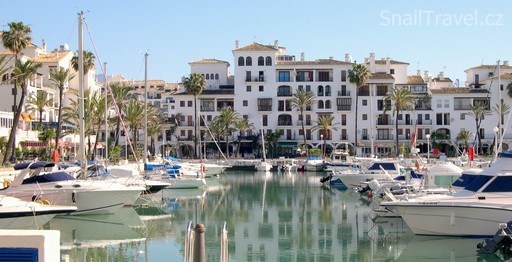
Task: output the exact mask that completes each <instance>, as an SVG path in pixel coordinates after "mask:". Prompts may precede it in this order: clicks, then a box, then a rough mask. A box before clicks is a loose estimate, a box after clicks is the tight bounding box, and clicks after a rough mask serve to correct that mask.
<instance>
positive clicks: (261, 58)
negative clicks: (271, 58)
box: [258, 56, 265, 66]
mask: <svg viewBox="0 0 512 262" xmlns="http://www.w3.org/2000/svg"><path fill="white" fill-rule="evenodd" d="M258 65H259V66H262V65H265V58H263V56H260V57H258Z"/></svg>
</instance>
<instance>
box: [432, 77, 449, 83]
mask: <svg viewBox="0 0 512 262" xmlns="http://www.w3.org/2000/svg"><path fill="white" fill-rule="evenodd" d="M432 80H433V81H436V82H453V81H452V80H451V79H450V78H449V77H443V78H439V77H434V78H433V79H432Z"/></svg>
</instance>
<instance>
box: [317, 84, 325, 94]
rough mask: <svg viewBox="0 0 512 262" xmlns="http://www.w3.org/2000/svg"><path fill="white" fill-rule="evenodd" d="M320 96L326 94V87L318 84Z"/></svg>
mask: <svg viewBox="0 0 512 262" xmlns="http://www.w3.org/2000/svg"><path fill="white" fill-rule="evenodd" d="M318 96H324V87H323V86H318Z"/></svg>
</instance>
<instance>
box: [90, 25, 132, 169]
mask: <svg viewBox="0 0 512 262" xmlns="http://www.w3.org/2000/svg"><path fill="white" fill-rule="evenodd" d="M84 24H85V28H86V29H87V33H88V35H89V38H90V39H91V43H92V46H93V49H94V53H95V54H96V58H98V62H99V63H100V68H101V72H102V74H103V77H104V78H105V82H106V84H107V88H106V89H107V90H106V91H107V92H108V93H109V94H110V97H111V98H112V101H114V108H115V109H116V113H117V117H119V119H120V120H121V121H120V122H121V125H122V126H123V131H124V132H125V135H127V134H128V130H127V129H126V125H125V123H124V121H123V118H122V117H121V110H120V109H119V107H118V106H117V102H116V100H115V98H114V94H113V93H112V89H110V86H109V85H108V80H107V75H106V72H105V69H104V68H103V63H102V62H101V58H100V56H99V53H98V49H97V48H96V44H95V43H94V39H93V38H92V34H91V31H90V30H89V24H88V23H87V22H86V21H84ZM126 137H127V139H126V140H127V141H128V144H129V145H130V149H131V150H132V153H133V156H134V158H135V162H136V163H137V169H138V170H139V171H140V165H139V158H138V157H137V154H136V151H135V150H134V147H133V143H132V141H131V139H130V137H129V136H126Z"/></svg>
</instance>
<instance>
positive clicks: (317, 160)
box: [304, 156, 326, 172]
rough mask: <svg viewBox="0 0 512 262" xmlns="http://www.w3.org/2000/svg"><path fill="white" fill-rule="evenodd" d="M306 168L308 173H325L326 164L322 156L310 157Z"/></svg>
mask: <svg viewBox="0 0 512 262" xmlns="http://www.w3.org/2000/svg"><path fill="white" fill-rule="evenodd" d="M304 167H305V169H306V171H313V172H321V171H324V169H325V167H326V164H325V161H324V160H323V159H322V158H321V157H320V156H309V157H308V159H307V160H306V163H305V164H304Z"/></svg>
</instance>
